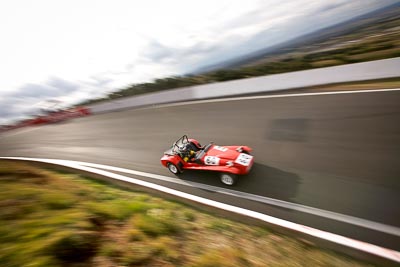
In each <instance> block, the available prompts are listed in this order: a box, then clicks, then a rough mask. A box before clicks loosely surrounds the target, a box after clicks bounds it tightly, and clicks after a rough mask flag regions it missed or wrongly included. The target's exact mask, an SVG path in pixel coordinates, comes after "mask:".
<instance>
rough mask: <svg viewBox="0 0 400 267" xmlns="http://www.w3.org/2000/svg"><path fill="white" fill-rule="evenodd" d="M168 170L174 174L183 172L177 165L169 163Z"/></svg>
mask: <svg viewBox="0 0 400 267" xmlns="http://www.w3.org/2000/svg"><path fill="white" fill-rule="evenodd" d="M167 168H168V170H169V171H170V172H172V173H173V174H180V173H181V171H180V170H179V168H178V167H177V166H176V165H175V164H172V163H168V164H167Z"/></svg>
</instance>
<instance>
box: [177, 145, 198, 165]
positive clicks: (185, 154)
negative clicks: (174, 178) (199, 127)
mask: <svg viewBox="0 0 400 267" xmlns="http://www.w3.org/2000/svg"><path fill="white" fill-rule="evenodd" d="M180 152H181V157H182V159H183V160H184V161H185V162H188V161H189V160H191V159H193V158H194V157H195V156H196V151H194V150H193V149H192V146H191V144H190V143H189V144H187V145H186V146H185V147H184V148H182V150H180Z"/></svg>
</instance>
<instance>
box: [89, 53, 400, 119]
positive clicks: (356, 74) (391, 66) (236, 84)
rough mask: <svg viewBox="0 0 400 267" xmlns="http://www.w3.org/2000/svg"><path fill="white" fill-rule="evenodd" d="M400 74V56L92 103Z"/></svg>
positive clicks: (117, 104) (108, 105)
mask: <svg viewBox="0 0 400 267" xmlns="http://www.w3.org/2000/svg"><path fill="white" fill-rule="evenodd" d="M391 77H400V58H392V59H384V60H377V61H370V62H364V63H356V64H348V65H342V66H335V67H329V68H320V69H312V70H304V71H296V72H289V73H282V74H275V75H268V76H262V77H255V78H248V79H241V80H233V81H227V82H219V83H212V84H204V85H198V86H191V87H184V88H179V89H172V90H167V91H162V92H156V93H151V94H145V95H139V96H132V97H127V98H122V99H118V100H113V101H109V102H105V103H99V104H94V105H90V106H89V108H90V110H91V111H92V113H101V112H108V111H113V110H119V109H125V108H134V107H142V106H149V105H157V104H165V103H171V102H181V101H189V100H201V99H208V98H215V97H229V96H237V95H243V94H251V93H264V92H272V91H279V90H286V89H295V88H301V87H306V86H315V85H322V84H331V83H341V82H352V81H362V80H371V79H382V78H391Z"/></svg>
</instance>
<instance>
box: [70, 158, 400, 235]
mask: <svg viewBox="0 0 400 267" xmlns="http://www.w3.org/2000/svg"><path fill="white" fill-rule="evenodd" d="M75 163H77V164H79V165H82V166H87V167H92V168H97V169H103V170H109V171H115V172H121V173H128V174H133V175H137V176H142V177H147V178H152V179H157V180H162V181H167V182H171V183H175V184H182V185H185V186H190V187H195V188H200V189H205V190H208V191H212V192H216V193H220V194H224V195H230V196H234V197H239V198H243V199H248V200H252V201H256V202H261V203H265V204H269V205H274V206H279V207H283V208H286V209H290V210H296V211H300V212H304V213H308V214H312V215H316V216H319V217H324V218H328V219H331V220H336V221H340V222H344V223H348V224H352V225H357V226H360V227H364V228H368V229H372V230H374V231H378V232H382V233H387V234H390V235H395V236H399V237H400V228H398V227H395V226H390V225H386V224H383V223H378V222H374V221H370V220H366V219H362V218H357V217H353V216H349V215H344V214H340V213H336V212H331V211H326V210H322V209H318V208H313V207H309V206H305V205H300V204H296V203H291V202H287V201H283V200H278V199H273V198H268V197H263V196H259V195H254V194H250V193H245V192H240V191H236V190H231V189H226V188H221V187H217V186H212V185H206V184H201V183H196V182H189V181H185V180H182V179H176V178H172V177H169V176H164V175H159V174H154V173H148V172H142V171H136V170H130V169H125V168H120V167H114V166H108V165H102V164H95V163H87V162H80V161H76V162H75Z"/></svg>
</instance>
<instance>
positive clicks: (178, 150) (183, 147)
mask: <svg viewBox="0 0 400 267" xmlns="http://www.w3.org/2000/svg"><path fill="white" fill-rule="evenodd" d="M251 151H252V149H251V148H250V147H248V146H217V145H214V144H213V143H210V144H208V145H206V146H201V145H200V143H199V142H198V141H197V140H195V139H189V138H188V137H187V136H186V135H184V136H182V137H181V138H179V139H178V140H177V141H176V142H174V144H173V145H172V147H171V148H170V149H168V150H167V151H165V152H164V155H163V157H162V158H161V164H162V165H164V166H165V167H167V168H168V170H169V171H170V172H172V173H173V174H175V175H178V174H180V173H182V172H183V170H207V171H216V172H219V173H220V178H221V182H222V183H224V184H226V185H233V184H235V183H236V181H237V177H238V175H245V174H247V173H248V172H249V171H250V169H251V167H252V166H253V163H254V157H253V156H251V155H250V152H251Z"/></svg>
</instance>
